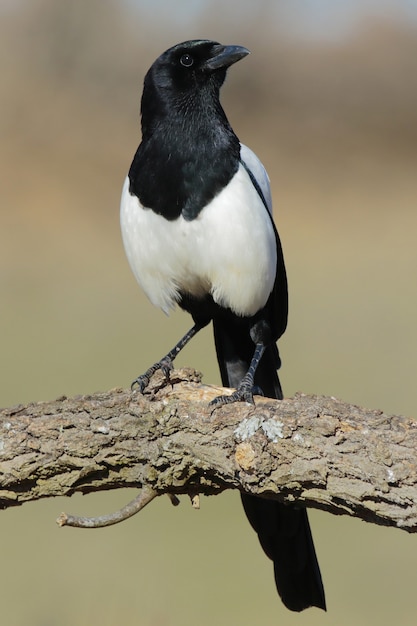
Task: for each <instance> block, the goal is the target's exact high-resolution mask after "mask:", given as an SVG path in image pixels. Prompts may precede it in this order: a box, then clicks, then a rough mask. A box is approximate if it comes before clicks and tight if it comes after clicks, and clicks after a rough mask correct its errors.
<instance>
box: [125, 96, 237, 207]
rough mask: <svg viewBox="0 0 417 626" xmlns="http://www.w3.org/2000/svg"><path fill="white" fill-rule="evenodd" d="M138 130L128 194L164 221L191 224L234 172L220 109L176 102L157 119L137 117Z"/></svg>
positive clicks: (233, 147)
mask: <svg viewBox="0 0 417 626" xmlns="http://www.w3.org/2000/svg"><path fill="white" fill-rule="evenodd" d="M142 126H143V137H142V143H141V145H140V146H139V148H138V151H137V153H136V155H135V158H134V160H133V163H132V166H131V169H130V172H129V178H130V191H131V193H134V194H135V195H136V196H138V198H139V200H140V202H141V203H142V205H143V206H145V207H147V208H150V209H152V210H153V211H155V212H156V213H159V214H160V215H163V216H164V217H166V218H167V219H176V218H177V217H179V215H183V217H184V218H185V219H194V218H195V217H196V216H197V215H198V213H199V212H200V211H201V210H202V209H203V208H204V206H205V205H206V204H207V203H209V202H210V201H211V200H212V199H213V198H214V196H215V195H217V193H219V192H220V191H221V190H222V189H223V187H224V186H225V185H226V184H227V183H228V182H229V181H230V180H231V178H232V176H233V175H234V174H235V173H236V171H237V169H238V166H239V156H240V144H239V140H238V138H237V137H236V135H235V134H234V132H233V130H232V129H231V127H230V124H229V122H228V120H227V118H226V115H225V114H224V111H223V109H222V107H221V105H220V103H218V104H217V103H213V102H207V101H206V102H202V101H200V102H197V101H196V100H195V99H194V100H193V101H191V100H190V99H189V100H186V99H184V100H183V101H177V102H176V103H175V106H173V107H171V108H170V109H169V110H163V111H161V109H159V114H158V115H157V116H155V115H154V116H153V117H152V116H148V115H144V116H142Z"/></svg>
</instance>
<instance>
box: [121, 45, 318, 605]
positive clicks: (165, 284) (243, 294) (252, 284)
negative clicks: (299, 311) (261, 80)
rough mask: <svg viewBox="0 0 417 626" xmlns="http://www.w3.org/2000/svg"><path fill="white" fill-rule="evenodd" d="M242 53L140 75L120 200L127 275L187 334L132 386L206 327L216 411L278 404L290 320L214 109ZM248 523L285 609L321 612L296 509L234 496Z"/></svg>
mask: <svg viewBox="0 0 417 626" xmlns="http://www.w3.org/2000/svg"><path fill="white" fill-rule="evenodd" d="M247 54H249V50H247V49H246V48H244V47H242V46H236V45H221V44H219V43H218V42H215V41H209V40H192V41H186V42H183V43H180V44H178V45H176V46H174V47H172V48H170V49H169V50H167V51H166V52H164V53H163V54H161V56H159V57H158V58H157V59H156V61H155V62H154V63H153V65H152V66H151V68H150V69H149V71H148V72H147V74H146V76H145V80H144V87H143V94H142V100H141V122H142V124H141V125H142V141H141V143H140V145H139V148H138V149H137V151H136V154H135V156H134V158H133V162H132V164H131V166H130V170H129V173H128V176H127V178H126V181H125V184H124V187H123V191H122V198H121V230H122V238H123V243H124V247H125V251H126V255H127V258H128V261H129V264H130V266H131V269H132V271H133V273H134V275H135V277H136V279H137V281H138V283H139V284H140V286H141V287H142V289H143V290H144V292H145V293H146V295H147V296H148V298H149V299H150V301H151V302H152V303H153V304H154V305H155V306H156V307H159V308H160V309H162V311H164V312H165V313H167V314H168V313H169V312H170V311H171V310H172V309H173V308H174V307H175V306H176V305H179V306H180V307H181V308H182V309H183V310H185V311H187V312H188V313H189V314H191V316H192V319H193V322H194V325H193V326H192V328H191V329H190V330H189V331H188V332H187V333H186V334H185V335H184V337H182V338H181V339H180V341H179V342H178V343H177V344H176V345H175V346H174V348H173V349H172V350H170V352H168V354H167V355H166V356H164V357H163V358H162V359H161V360H160V361H158V362H157V363H155V364H154V365H152V366H151V367H150V368H149V369H148V370H147V371H146V372H145V373H144V374H142V375H140V376H138V377H137V378H136V379H135V380H134V381H133V383H132V387H133V386H137V387H138V389H139V391H140V392H142V393H143V392H144V390H145V389H146V387H147V385H148V384H149V381H150V378H151V376H152V375H153V373H154V372H156V371H157V370H158V369H160V370H162V372H163V373H164V374H165V376H166V378H167V379H169V373H170V371H171V370H172V368H173V361H174V359H175V357H176V356H177V354H178V353H179V352H180V350H182V348H183V347H184V346H185V345H186V344H187V342H188V341H190V339H191V338H192V337H193V336H194V335H195V334H196V333H197V332H198V331H199V330H200V329H202V328H203V327H205V326H207V325H208V324H209V323H210V322H213V328H214V341H215V346H216V353H217V359H218V363H219V368H220V373H221V379H222V382H223V385H224V386H227V387H232V388H234V389H235V391H234V392H233V393H232V394H231V395H227V396H226V395H221V396H219V397H218V398H216V399H215V400H213V402H212V404H213V407H214V408H217V407H218V406H221V405H223V404H228V403H232V402H239V401H246V402H251V403H253V395H254V394H255V393H258V392H259V393H262V394H263V395H264V396H267V397H270V398H277V399H282V397H283V395H282V390H281V385H280V381H279V378H278V374H277V370H278V369H279V367H280V358H279V353H278V348H277V345H276V341H277V340H278V339H279V337H280V336H281V335H282V334H283V332H284V331H285V328H286V325H287V314H288V296H287V278H286V271H285V265H284V259H283V253H282V248H281V243H280V239H279V236H278V232H277V230H276V227H275V225H274V222H273V219H272V203H271V193H270V186H269V178H268V175H267V173H266V171H265V169H264V167H263V165H262V163H261V162H260V160H259V159H258V157H257V156H256V155H255V154H254V153H253V152H252V151H251V150H250V149H249V148H247V147H246V146H244V145H243V144H241V143H240V142H239V139H238V138H237V136H236V135H235V133H234V132H233V130H232V128H231V126H230V124H229V121H228V119H227V117H226V114H225V112H224V110H223V108H222V106H221V104H220V99H219V98H220V88H221V86H222V84H223V82H224V80H225V77H226V72H227V69H228V68H229V67H230V66H231V65H232V64H233V63H236V62H237V61H239V60H240V59H242V58H243V57H245V56H246V55H247ZM241 498H242V502H243V507H244V510H245V512H246V515H247V517H248V519H249V522H250V524H251V525H252V526H253V528H254V530H255V531H256V532H257V534H258V537H259V540H260V543H261V546H262V548H263V550H264V551H265V553H266V555H267V556H268V557H269V558H270V559H271V560H272V561H273V564H274V573H275V582H276V586H277V590H278V593H279V595H280V596H281V598H282V601H283V602H284V604H285V605H286V606H287V607H288V608H289V609H291V610H293V611H301V610H303V609H305V608H307V607H309V606H317V607H320V608H322V609H325V598H324V591H323V585H322V580H321V575H320V570H319V565H318V562H317V558H316V553H315V549H314V545H313V540H312V536H311V531H310V526H309V522H308V518H307V513H306V510H305V509H304V508H298V507H295V506H288V505H284V504H281V503H279V502H276V501H274V500H268V499H261V498H258V497H254V496H251V495H248V494H244V493H242V494H241Z"/></svg>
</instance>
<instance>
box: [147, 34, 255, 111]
mask: <svg viewBox="0 0 417 626" xmlns="http://www.w3.org/2000/svg"><path fill="white" fill-rule="evenodd" d="M247 54H249V50H248V49H247V48H244V47H243V46H234V45H228V46H227V45H226V46H224V45H221V44H219V43H218V42H216V41H209V40H205V39H196V40H191V41H185V42H183V43H179V44H177V45H176V46H173V47H172V48H169V49H168V50H166V51H165V52H164V53H163V54H161V55H160V56H159V57H158V58H157V59H156V61H155V62H154V63H153V64H152V66H151V68H150V69H149V71H148V73H147V74H146V76H145V81H144V89H143V96H142V118H143V116H144V115H145V116H147V115H149V114H150V115H151V116H153V114H158V113H160V114H163V113H164V112H166V111H167V110H168V111H169V110H170V109H171V108H172V107H174V108H176V106H178V105H179V106H186V104H187V103H190V102H195V100H196V98H197V97H198V96H199V95H202V96H203V98H206V99H207V100H210V99H214V100H217V101H218V97H219V90H220V87H221V86H222V84H223V82H224V79H225V77H226V71H227V68H228V67H230V66H231V65H232V64H233V63H236V62H237V61H239V60H240V59H242V58H243V57H245V56H246V55H247Z"/></svg>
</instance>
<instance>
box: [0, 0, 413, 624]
mask: <svg viewBox="0 0 417 626" xmlns="http://www.w3.org/2000/svg"><path fill="white" fill-rule="evenodd" d="M200 37H203V38H211V39H216V40H219V41H221V42H223V43H238V44H242V45H245V46H247V47H249V48H250V49H251V50H252V55H251V56H250V57H248V58H247V59H245V60H244V61H242V63H239V64H238V65H237V66H235V67H233V68H232V70H231V72H230V73H229V77H228V81H227V84H226V86H225V88H224V90H223V104H224V106H225V108H226V111H227V113H228V115H229V119H230V121H231V122H232V125H233V126H234V128H235V130H236V132H237V134H238V135H239V137H240V138H241V140H242V141H244V143H247V144H248V145H249V146H251V147H252V148H253V149H254V150H255V152H257V154H258V155H259V156H260V157H261V159H262V160H263V162H264V163H265V165H266V167H267V169H268V171H269V174H270V177H271V179H272V186H273V196H274V201H275V217H276V222H277V224H278V227H279V231H280V234H281V238H282V241H283V246H284V252H285V255H286V262H287V269H288V275H289V283H290V298H291V300H290V306H291V309H290V323H289V328H288V331H287V333H286V335H285V337H284V339H283V341H282V342H281V353H282V358H283V369H282V381H283V385H284V390H285V392H286V395H291V394H293V393H294V392H295V391H297V390H302V391H304V392H315V393H320V394H329V395H336V396H339V397H342V398H343V399H345V400H349V401H352V402H355V403H358V404H363V405H366V406H369V407H372V408H382V409H384V410H386V411H389V412H393V413H404V414H407V415H413V416H417V400H416V397H415V396H416V384H415V371H416V343H417V342H416V339H417V325H416V318H417V289H416V268H417V247H416V227H417V216H416V214H417V212H416V208H417V176H416V157H417V147H416V146H417V143H416V140H417V84H416V80H417V79H416V63H417V61H416V59H417V7H416V5H415V3H414V2H405V1H404V2H402V1H397V2H394V0H393V1H392V2H389V1H388V0H385V2H378V3H375V2H370V1H369V2H361V3H359V2H357V3H356V2H353V1H351V2H349V1H348V0H346V1H341V2H337V3H334V2H333V3H332V2H330V1H325V0H322V1H318V2H316V3H311V2H307V1H305V0H304V1H302V0H291V1H290V0H282V1H278V2H273V1H266V0H259V1H258V2H256V3H254V2H245V1H242V0H241V1H239V2H238V1H235V0H230V1H228V2H227V3H226V2H223V1H222V2H220V1H215V0H211V1H210V0H206V1H199V2H191V1H180V2H175V3H174V2H168V1H163V0H160V1H155V0H154V1H153V2H145V1H144V0H143V1H137V2H133V1H132V2H118V3H116V2H112V1H111V0H101V1H99V0H88V1H87V2H86V1H81V0H73V1H72V2H56V1H54V0H26V1H24V0H20V1H18V0H16V1H13V0H9V1H7V0H2V1H0V70H1V71H0V76H1V83H0V107H1V115H0V132H1V144H0V171H1V187H0V198H1V206H0V211H1V227H0V258H1V264H0V281H1V301H0V306H1V325H0V332H1V367H2V372H1V377H0V381H1V382H0V405H2V406H7V405H11V404H15V403H19V402H26V401H30V400H47V399H52V398H54V397H57V396H59V395H61V394H67V395H70V394H76V393H88V392H93V391H96V390H103V389H108V388H111V387H115V386H127V385H128V384H129V383H130V381H131V380H132V378H133V377H135V376H136V375H138V374H139V373H141V372H142V371H143V370H144V369H145V368H146V367H147V366H148V365H149V364H150V363H151V362H153V361H154V360H155V359H156V358H158V357H160V356H161V355H162V354H163V353H164V352H166V350H167V349H168V348H169V347H171V346H172V344H173V343H174V341H175V340H176V339H177V338H178V337H179V334H180V333H181V332H182V331H184V330H185V329H186V328H187V327H188V325H189V320H188V319H187V317H186V316H185V315H183V314H181V313H177V314H175V315H174V316H173V317H171V318H169V319H166V318H165V317H164V315H163V314H162V313H159V312H157V311H155V310H154V309H152V307H151V305H150V304H149V303H148V302H147V301H146V300H145V298H144V297H143V295H142V294H141V292H140V290H139V288H138V287H137V286H136V284H135V281H134V279H133V276H132V275H131V273H130V270H129V267H128V265H127V261H126V260H125V258H124V252H123V249H122V244H121V239H120V234H119V223H118V219H119V216H118V210H119V207H118V205H119V196H120V190H121V185H122V182H123V179H124V176H125V175H126V172H127V168H128V166H129V164H130V160H131V158H132V156H133V153H134V151H135V149H136V147H137V144H138V142H139V140H140V130H139V116H138V111H139V98H140V93H141V85H142V80H143V76H144V73H145V71H146V70H147V68H148V67H149V66H150V64H151V63H152V62H153V60H154V59H155V58H156V57H157V56H158V55H159V54H160V53H161V52H162V51H163V50H165V49H166V48H168V47H169V46H171V45H173V44H175V43H177V42H179V41H181V40H185V39H190V38H200ZM178 364H179V365H181V364H182V365H192V366H194V367H196V368H198V369H201V370H202V371H203V372H204V374H205V380H206V381H207V382H214V383H217V382H219V377H218V373H217V368H216V363H215V358H214V351H213V347H212V339H211V333H210V331H209V330H206V331H204V333H202V335H201V337H199V338H197V339H196V340H195V341H193V342H192V344H191V346H190V347H189V348H187V350H186V351H185V352H184V354H183V355H181V357H180V358H179V359H178ZM131 497H132V493H130V492H121V493H117V494H114V493H109V494H100V495H97V496H88V497H86V498H81V497H74V498H73V499H72V500H62V501H58V500H54V501H50V502H39V503H35V504H29V505H26V506H25V507H23V508H20V509H15V510H8V511H4V512H1V513H0V521H1V534H0V537H1V538H0V554H1V568H0V606H1V623H2V624H4V625H5V626H84V625H87V624H88V625H90V624H100V625H101V626H114V625H116V624H120V623H122V624H124V626H130V625H144V626H187V625H191V624H199V625H201V626H209V625H211V624H220V625H223V624H230V625H234V624H239V625H240V626H249V625H252V624H262V625H265V626H269V625H271V626H272V625H273V624H278V623H280V624H290V625H291V624H302V625H308V626H313V625H316V624H320V625H322V624H329V625H330V624H331V625H338V626H344V625H346V626H347V625H351V624H355V625H374V624H378V625H381V626H383V625H388V624H393V623H394V624H396V625H412V624H415V622H416V617H415V614H416V612H417V597H416V594H415V581H416V574H415V572H416V561H417V546H416V538H415V537H414V536H412V535H407V534H406V533H402V532H401V531H399V530H392V529H383V528H378V527H374V526H371V525H366V524H364V523H360V522H358V521H355V520H350V519H348V518H343V517H339V518H333V517H331V516H329V515H325V514H323V513H317V512H315V511H313V512H312V513H311V519H312V526H313V531H314V536H315V540H316V547H317V550H318V553H319V560H320V564H321V567H322V573H323V577H324V582H325V586H326V592H327V600H328V613H327V614H326V615H324V614H323V613H321V612H319V611H317V610H310V611H307V612H305V613H303V614H301V615H293V614H291V613H289V612H288V611H286V610H285V609H284V608H283V607H282V606H281V604H280V602H279V600H278V598H277V597H276V595H275V589H274V583H273V575H272V567H271V564H270V563H269V562H268V561H267V559H266V558H265V557H264V555H263V553H262V551H261V549H260V548H259V546H258V545H257V540H256V537H255V535H254V533H253V532H252V531H251V529H250V528H249V525H248V524H247V523H246V520H245V519H244V515H243V512H242V511H241V508H240V503H239V501H238V500H239V499H238V495H237V494H224V495H223V496H220V497H217V498H210V499H204V500H203V501H202V509H201V511H199V512H195V511H193V510H191V507H190V506H189V503H188V502H187V501H186V500H185V499H184V500H183V503H182V505H181V507H179V508H177V509H174V508H173V507H171V505H170V504H169V502H168V499H161V501H158V502H157V503H154V504H152V506H151V507H149V509H146V510H145V511H143V513H141V514H140V515H139V516H137V517H136V518H133V519H131V520H129V521H128V522H126V523H124V524H123V525H121V526H119V527H114V528H110V529H104V530H102V531H99V530H98V531H94V532H93V531H79V530H78V531H77V530H73V529H63V530H59V529H58V528H57V527H56V526H55V524H54V518H55V517H56V516H57V515H58V514H59V512H60V511H61V510H69V511H71V512H74V513H79V514H86V515H93V514H98V513H99V512H107V511H110V510H113V509H114V508H117V507H119V506H121V505H122V504H124V503H125V502H126V501H127V500H128V499H130V498H131Z"/></svg>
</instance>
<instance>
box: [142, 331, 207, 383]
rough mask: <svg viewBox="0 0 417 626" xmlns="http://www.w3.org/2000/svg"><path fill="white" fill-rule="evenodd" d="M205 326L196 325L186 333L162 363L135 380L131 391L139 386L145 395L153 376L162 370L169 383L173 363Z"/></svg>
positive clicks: (159, 362)
mask: <svg viewBox="0 0 417 626" xmlns="http://www.w3.org/2000/svg"><path fill="white" fill-rule="evenodd" d="M202 327H203V326H202V325H201V324H194V326H193V327H192V328H190V330H189V331H188V332H187V333H185V335H184V337H182V338H181V339H180V340H179V342H178V343H176V344H175V346H174V347H173V348H172V350H170V351H169V352H168V354H166V355H165V356H164V357H163V358H162V359H161V360H160V361H157V362H156V363H154V364H153V365H151V367H150V368H149V369H147V370H146V372H145V373H144V374H142V375H141V376H138V377H137V378H135V380H134V381H133V382H132V384H131V386H130V387H131V389H133V388H134V386H135V385H137V386H138V390H139V391H140V393H143V392H144V391H145V389H146V387H147V386H148V385H149V381H150V380H151V377H152V375H153V374H154V373H155V372H156V371H157V370H161V371H162V373H163V374H164V376H165V379H166V381H167V382H169V375H170V373H171V371H172V370H173V369H174V365H173V361H174V359H175V357H176V356H177V355H178V353H179V352H181V350H182V349H183V348H184V346H185V345H186V344H187V343H188V342H189V341H190V339H192V338H193V337H194V335H196V334H197V333H198V331H199V330H201V328H202Z"/></svg>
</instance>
